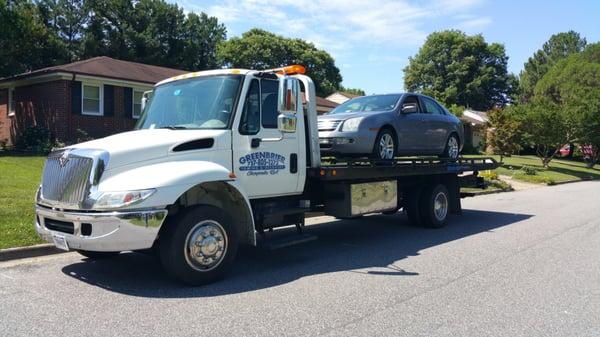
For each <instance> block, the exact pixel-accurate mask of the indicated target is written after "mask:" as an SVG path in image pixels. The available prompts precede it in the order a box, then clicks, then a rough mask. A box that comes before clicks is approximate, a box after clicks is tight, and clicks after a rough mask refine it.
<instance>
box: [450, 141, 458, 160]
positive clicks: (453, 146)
mask: <svg viewBox="0 0 600 337" xmlns="http://www.w3.org/2000/svg"><path fill="white" fill-rule="evenodd" d="M448 157H450V158H452V159H456V158H458V140H456V138H455V137H450V138H449V139H448Z"/></svg>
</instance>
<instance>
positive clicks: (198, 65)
mask: <svg viewBox="0 0 600 337" xmlns="http://www.w3.org/2000/svg"><path fill="white" fill-rule="evenodd" d="M226 35H227V30H226V29H225V25H223V24H222V23H219V21H218V20H217V18H215V17H210V16H208V15H206V14H205V13H200V14H195V13H190V14H188V16H187V19H186V21H185V25H184V34H183V40H184V45H183V54H182V55H181V56H182V60H181V69H190V70H204V69H214V68H217V67H218V66H219V64H218V61H217V45H218V44H219V43H222V42H223V41H225V37H226Z"/></svg>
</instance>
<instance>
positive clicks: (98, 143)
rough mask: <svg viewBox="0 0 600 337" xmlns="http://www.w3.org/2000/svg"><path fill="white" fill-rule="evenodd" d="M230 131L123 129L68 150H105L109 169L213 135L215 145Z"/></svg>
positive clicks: (142, 159)
mask: <svg viewBox="0 0 600 337" xmlns="http://www.w3.org/2000/svg"><path fill="white" fill-rule="evenodd" d="M226 134H227V130H169V129H145V130H135V131H129V132H123V133H119V134H116V135H112V136H109V137H105V138H100V139H96V140H92V141H89V142H85V143H80V144H76V145H73V146H70V147H68V149H94V150H104V151H106V152H108V154H109V160H108V166H107V167H106V170H111V169H114V168H117V167H121V166H123V165H127V164H131V163H136V162H141V161H146V160H152V159H156V158H160V157H165V156H167V155H168V154H169V153H170V152H171V150H172V148H174V147H175V146H177V145H179V144H183V143H186V142H189V141H193V140H199V139H207V138H212V139H213V140H214V144H213V145H212V147H213V148H217V147H218V143H219V138H221V137H223V136H224V135H226Z"/></svg>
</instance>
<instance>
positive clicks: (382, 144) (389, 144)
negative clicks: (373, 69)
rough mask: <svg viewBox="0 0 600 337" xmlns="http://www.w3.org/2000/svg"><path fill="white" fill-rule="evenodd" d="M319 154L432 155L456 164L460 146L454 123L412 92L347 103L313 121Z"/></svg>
mask: <svg viewBox="0 0 600 337" xmlns="http://www.w3.org/2000/svg"><path fill="white" fill-rule="evenodd" d="M318 128H319V144H320V148H321V153H323V154H324V155H359V156H363V155H366V156H369V157H372V158H375V159H381V160H391V159H393V158H394V157H396V156H413V155H438V156H440V157H444V158H449V159H451V160H456V159H458V156H459V155H460V151H461V150H462V146H463V144H464V135H463V126H462V123H461V122H460V120H459V119H458V118H457V117H456V116H454V115H453V114H452V113H450V112H449V111H448V110H447V109H446V108H444V107H443V106H442V105H441V104H440V103H438V102H437V101H435V100H434V99H433V98H431V97H428V96H425V95H420V94H413V93H399V94H386V95H372V96H362V97H357V98H353V99H351V100H349V101H347V102H345V103H344V104H342V105H340V106H338V107H337V108H335V109H333V110H332V111H331V112H329V113H328V114H325V115H321V116H319V120H318Z"/></svg>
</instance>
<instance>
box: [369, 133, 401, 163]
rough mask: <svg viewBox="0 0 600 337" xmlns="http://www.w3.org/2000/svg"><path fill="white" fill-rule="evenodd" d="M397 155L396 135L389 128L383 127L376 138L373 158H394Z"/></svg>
mask: <svg viewBox="0 0 600 337" xmlns="http://www.w3.org/2000/svg"><path fill="white" fill-rule="evenodd" d="M395 156H396V136H395V135H394V133H393V132H392V131H390V130H389V129H383V130H381V132H379V134H378V135H377V138H376V139H375V146H374V149H373V158H374V159H378V160H392V159H394V157H395Z"/></svg>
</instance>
